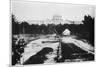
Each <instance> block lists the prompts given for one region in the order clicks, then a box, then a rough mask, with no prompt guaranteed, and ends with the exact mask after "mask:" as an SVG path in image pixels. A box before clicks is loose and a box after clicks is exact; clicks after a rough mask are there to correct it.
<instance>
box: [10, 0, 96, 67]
mask: <svg viewBox="0 0 100 67" xmlns="http://www.w3.org/2000/svg"><path fill="white" fill-rule="evenodd" d="M10 15H11V33H12V34H11V65H13V66H16V65H35V64H56V63H67V62H86V61H94V60H95V39H94V38H95V37H94V26H95V6H94V5H85V4H67V3H48V2H34V1H17V0H11V14H10Z"/></svg>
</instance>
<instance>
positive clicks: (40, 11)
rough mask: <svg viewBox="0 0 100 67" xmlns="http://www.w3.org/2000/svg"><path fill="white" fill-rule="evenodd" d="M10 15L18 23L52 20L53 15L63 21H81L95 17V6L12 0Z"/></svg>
mask: <svg viewBox="0 0 100 67" xmlns="http://www.w3.org/2000/svg"><path fill="white" fill-rule="evenodd" d="M11 13H13V14H14V15H15V16H16V19H17V20H18V21H29V20H46V19H52V16H53V15H61V16H62V18H63V19H65V20H66V19H67V20H71V21H82V20H83V19H84V15H90V16H92V17H95V6H93V5H73V4H58V3H44V2H43V3H40V2H28V1H14V0H13V1H11Z"/></svg>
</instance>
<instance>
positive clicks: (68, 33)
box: [62, 29, 71, 35]
mask: <svg viewBox="0 0 100 67" xmlns="http://www.w3.org/2000/svg"><path fill="white" fill-rule="evenodd" d="M70 33H71V31H70V30H69V29H65V30H64V32H63V33H62V34H63V35H70Z"/></svg>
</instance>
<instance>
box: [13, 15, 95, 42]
mask: <svg viewBox="0 0 100 67" xmlns="http://www.w3.org/2000/svg"><path fill="white" fill-rule="evenodd" d="M94 20H95V19H94V18H92V17H91V16H89V15H88V16H86V15H85V16H84V20H82V22H83V24H80V25H75V24H70V25H69V24H64V25H62V24H58V25H53V24H48V25H47V26H46V25H44V24H42V25H36V24H31V25H30V24H29V23H28V22H26V21H24V22H18V21H17V19H16V17H15V15H12V33H13V34H52V33H54V32H53V31H52V30H53V29H54V28H55V29H56V31H57V32H58V33H59V34H61V33H62V32H63V31H64V30H65V29H66V28H67V29H69V30H70V31H71V34H72V35H77V36H79V37H81V38H83V39H88V40H89V41H90V42H91V43H94V40H93V39H94Z"/></svg>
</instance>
